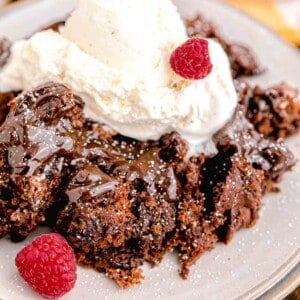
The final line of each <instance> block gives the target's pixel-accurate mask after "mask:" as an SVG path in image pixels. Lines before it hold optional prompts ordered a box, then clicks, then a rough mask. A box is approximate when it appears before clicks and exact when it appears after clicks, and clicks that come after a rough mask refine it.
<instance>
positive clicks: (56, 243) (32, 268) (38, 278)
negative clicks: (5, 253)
mask: <svg viewBox="0 0 300 300" xmlns="http://www.w3.org/2000/svg"><path fill="white" fill-rule="evenodd" d="M15 263H16V266H17V268H18V271H19V273H20V275H21V276H22V277H23V279H24V280H25V281H26V282H27V283H28V284H29V285H30V286H31V287H32V288H33V289H34V290H35V291H37V292H38V293H39V294H41V295H42V296H44V297H46V298H49V299H56V298H58V297H61V296H62V295H64V294H65V293H67V292H69V291H70V290H71V289H72V288H73V287H74V285H75V282H76V278H77V275H76V260H75V255H74V252H73V250H72V248H71V247H70V246H69V245H68V243H67V242H66V240H65V239H64V238H63V237H62V236H61V235H59V234H57V233H50V234H44V235H41V236H39V237H38V238H36V239H35V240H34V241H33V242H32V243H31V244H29V245H27V246H26V247H25V248H23V249H22V250H21V251H20V252H19V253H18V255H17V256H16V259H15Z"/></svg>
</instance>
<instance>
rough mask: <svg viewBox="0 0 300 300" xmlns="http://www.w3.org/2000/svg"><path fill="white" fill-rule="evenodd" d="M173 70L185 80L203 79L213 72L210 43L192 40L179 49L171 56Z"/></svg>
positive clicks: (197, 39) (198, 39) (203, 40)
mask: <svg viewBox="0 0 300 300" xmlns="http://www.w3.org/2000/svg"><path fill="white" fill-rule="evenodd" d="M170 65H171V68H172V70H173V71H174V72H175V73H176V74H178V75H179V76H181V77H183V78H185V79H194V80H197V79H203V78H205V77H206V76H207V75H208V74H209V73H210V72H211V70H212V64H211V60H210V57H209V48H208V41H207V40H205V39H201V38H191V39H189V40H187V41H186V42H185V43H183V44H182V45H181V46H179V47H177V48H176V49H175V50H174V51H173V52H172V54H171V56H170Z"/></svg>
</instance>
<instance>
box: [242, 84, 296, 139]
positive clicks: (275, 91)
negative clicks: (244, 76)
mask: <svg viewBox="0 0 300 300" xmlns="http://www.w3.org/2000/svg"><path fill="white" fill-rule="evenodd" d="M238 91H239V94H240V99H241V103H243V105H244V107H245V108H246V109H245V115H246V117H247V119H248V120H249V121H250V122H251V123H252V124H253V125H254V127H255V129H256V130H257V131H258V132H260V133H261V134H263V135H264V136H266V137H270V138H274V139H277V138H285V137H287V136H290V135H292V134H295V133H296V132H297V131H298V129H299V127H300V92H299V90H298V89H295V88H293V87H291V86H290V85H288V84H286V83H281V84H278V85H274V86H271V87H269V88H267V89H262V88H261V87H259V86H255V87H254V88H252V87H250V86H248V85H247V84H245V83H239V84H238Z"/></svg>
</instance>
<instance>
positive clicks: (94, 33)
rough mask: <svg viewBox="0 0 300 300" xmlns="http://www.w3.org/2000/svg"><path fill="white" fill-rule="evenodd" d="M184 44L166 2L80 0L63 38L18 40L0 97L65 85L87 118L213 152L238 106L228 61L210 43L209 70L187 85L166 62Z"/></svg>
mask: <svg viewBox="0 0 300 300" xmlns="http://www.w3.org/2000/svg"><path fill="white" fill-rule="evenodd" d="M186 39H187V36H186V34H185V31H184V26H183V23H182V21H181V19H180V17H179V15H178V13H177V11H176V8H175V6H174V5H173V4H172V3H171V1H169V0H151V1H149V0H139V1H136V0H126V1H124V0H123V1H122V0H110V1H107V0H82V1H81V2H80V4H79V7H78V9H77V10H75V12H74V13H73V14H72V16H71V17H70V18H69V20H68V21H67V23H66V27H64V28H63V29H62V30H61V33H57V32H53V31H51V30H47V31H42V32H39V33H37V34H35V35H34V36H32V37H31V38H30V39H28V40H21V41H18V42H16V43H15V44H14V45H13V47H12V50H11V58H10V60H9V62H8V63H7V65H6V66H5V67H4V68H3V70H2V71H1V73H0V91H7V90H21V89H29V88H32V87H35V86H37V85H38V84H41V83H44V82H46V81H51V80H52V81H58V82H62V83H64V84H66V85H68V86H69V87H70V88H72V89H73V90H74V92H75V93H76V94H78V95H79V96H81V97H82V98H83V99H84V100H85V102H86V108H87V113H89V114H91V115H92V116H93V117H94V118H96V119H98V120H99V121H101V122H104V123H106V124H107V125H109V126H110V127H111V128H113V129H115V130H116V131H118V132H119V133H121V134H123V135H125V136H129V137H132V138H136V139H139V140H148V139H158V138H159V137H161V136H162V135H163V134H166V133H169V132H172V131H177V132H179V133H180V134H181V136H182V137H183V138H184V139H186V140H187V142H189V144H190V145H191V149H194V150H195V151H196V152H206V153H207V152H212V151H214V149H213V148H211V147H210V145H211V144H212V142H211V137H212V135H213V134H214V133H215V132H216V131H217V130H218V129H220V128H221V127H222V126H223V125H224V124H225V123H226V122H227V121H228V120H229V119H230V117H231V116H232V113H233V111H234V109H235V107H236V105H237V95H236V92H235V89H234V86H233V81H232V77H231V72H230V67H229V62H228V58H227V56H226V54H225V53H224V51H223V49H222V48H221V46H220V45H219V44H218V43H216V42H214V41H212V40H209V54H210V57H211V61H212V64H213V69H212V72H211V73H210V74H209V75H208V76H207V77H206V78H204V79H202V80H196V81H193V80H185V79H182V78H180V77H178V76H177V75H176V74H175V73H174V72H173V71H172V70H171V68H170V67H169V56H170V53H171V52H172V51H173V50H174V48H175V47H177V46H178V45H180V44H181V43H182V42H183V41H185V40H186Z"/></svg>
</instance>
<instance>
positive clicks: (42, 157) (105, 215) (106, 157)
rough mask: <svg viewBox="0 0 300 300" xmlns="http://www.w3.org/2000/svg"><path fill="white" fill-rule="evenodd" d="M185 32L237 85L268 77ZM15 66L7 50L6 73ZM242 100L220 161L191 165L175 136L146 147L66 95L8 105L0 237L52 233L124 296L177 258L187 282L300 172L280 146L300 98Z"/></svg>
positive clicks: (264, 92)
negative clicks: (149, 268)
mask: <svg viewBox="0 0 300 300" xmlns="http://www.w3.org/2000/svg"><path fill="white" fill-rule="evenodd" d="M187 28H188V32H189V34H190V36H195V35H201V36H206V37H214V38H216V39H217V40H218V41H219V42H220V43H221V44H222V45H223V47H224V49H225V50H226V52H227V53H228V55H229V58H230V61H231V67H232V71H233V75H234V76H235V77H238V76H241V75H253V74H256V73H257V72H259V71H260V70H261V68H260V67H259V66H258V64H257V62H256V60H255V58H254V56H253V55H252V54H251V53H250V51H249V50H248V49H247V48H244V46H241V45H237V44H230V43H228V42H225V40H224V39H223V38H222V37H221V36H220V35H219V33H218V32H217V30H216V29H215V27H214V26H213V25H212V24H211V23H209V22H206V21H204V20H203V19H202V18H201V17H197V18H196V19H194V20H189V21H187ZM8 55H9V47H8V43H7V42H6V41H3V42H1V43H0V64H4V63H5V61H6V60H7V58H8ZM237 90H238V92H239V98H240V104H239V105H238V107H237V109H236V111H235V113H234V116H233V117H232V119H231V120H230V121H229V122H228V123H227V124H226V125H225V126H224V127H223V128H222V129H221V130H219V131H218V132H217V133H216V134H215V135H214V137H213V142H214V144H215V146H216V149H217V150H218V151H217V153H216V154H214V155H204V154H201V153H200V154H197V155H196V154H195V155H192V156H187V153H188V151H189V145H188V144H187V143H186V141H185V140H184V139H182V138H181V137H180V135H179V134H177V133H176V132H173V133H170V134H166V135H164V136H163V137H161V138H160V139H159V140H157V141H146V142H142V141H138V140H135V139H131V138H128V137H125V136H122V135H120V134H119V133H117V132H115V131H113V130H111V129H108V128H107V127H106V126H105V125H104V124H101V123H99V122H96V121H94V120H90V119H89V118H88V117H87V116H85V115H84V114H83V108H84V103H83V101H82V100H81V99H80V98H79V97H78V96H76V95H74V94H73V92H72V90H70V89H69V88H68V87H66V86H64V85H62V84H58V83H53V82H50V83H47V84H44V85H42V86H39V87H37V88H35V89H33V90H31V91H25V92H23V93H21V94H20V95H18V96H16V94H17V93H15V92H12V93H7V94H3V95H1V96H0V101H1V106H0V109H1V111H0V117H1V127H0V176H1V180H0V237H3V236H4V235H6V234H9V235H10V237H11V239H12V240H14V241H19V240H22V239H24V238H26V236H27V235H28V234H29V233H30V232H32V231H33V230H34V229H35V228H36V227H37V226H38V225H48V226H50V227H51V228H52V229H53V230H54V231H56V232H59V233H60V234H61V235H63V236H64V237H65V238H66V240H67V241H68V243H69V244H70V246H71V247H72V248H73V249H74V251H75V254H76V256H77V260H78V262H79V263H80V264H82V265H85V266H89V267H92V268H94V269H96V270H98V271H100V272H103V273H105V274H106V275H107V276H108V277H110V278H112V279H113V280H115V282H116V283H117V284H118V285H119V286H120V287H122V288H128V287H130V286H132V285H133V284H138V283H141V281H142V279H143V274H142V269H141V266H142V265H143V263H144V262H148V263H150V264H151V265H157V264H158V263H159V262H160V261H161V260H162V259H163V256H164V254H165V253H166V252H169V251H174V252H175V253H177V254H178V259H179V262H180V264H181V270H180V275H181V276H182V277H183V278H187V276H188V273H189V266H191V265H192V264H194V263H195V262H196V260H197V259H198V258H199V257H200V256H201V255H202V254H203V253H204V252H206V251H209V250H211V249H212V248H213V247H214V245H215V244H216V242H218V241H221V242H224V243H227V242H229V241H230V239H231V238H232V236H233V235H234V233H235V232H236V231H237V230H238V229H240V228H248V227H251V226H253V225H254V224H255V223H256V221H257V219H258V212H259V209H260V207H261V198H262V195H263V194H265V193H267V192H270V191H273V190H274V189H275V187H274V186H275V185H276V183H277V182H278V181H279V180H280V178H281V176H282V174H284V173H285V172H286V171H287V170H289V169H290V168H291V167H292V166H293V165H294V163H295V160H294V156H293V154H292V153H291V152H290V151H289V149H288V148H287V147H286V146H285V144H284V142H283V141H282V140H281V139H277V138H278V137H286V136H288V135H290V134H293V133H295V132H296V131H297V130H298V129H299V125H300V121H299V120H300V101H299V92H298V91H296V90H294V89H292V88H291V87H289V86H288V85H286V84H281V85H277V86H273V87H270V88H267V89H262V88H259V87H255V88H251V87H250V86H248V85H246V84H243V83H239V85H237ZM15 96H16V97H15ZM7 103H8V104H7Z"/></svg>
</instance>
